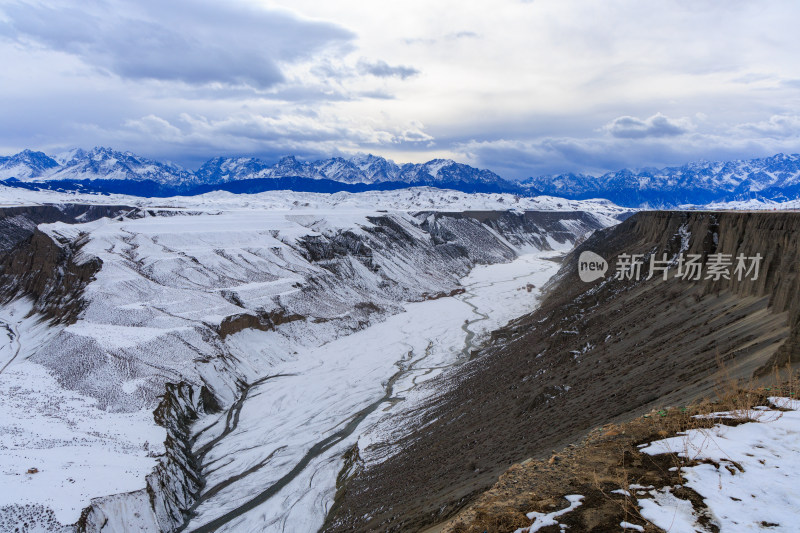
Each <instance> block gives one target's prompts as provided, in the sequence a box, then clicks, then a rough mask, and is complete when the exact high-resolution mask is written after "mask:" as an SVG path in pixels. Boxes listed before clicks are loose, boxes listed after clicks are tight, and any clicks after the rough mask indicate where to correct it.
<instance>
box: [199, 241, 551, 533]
mask: <svg viewBox="0 0 800 533" xmlns="http://www.w3.org/2000/svg"><path fill="white" fill-rule="evenodd" d="M560 253H561V252H553V251H550V252H535V253H528V254H523V255H521V256H520V257H519V258H517V259H516V260H514V261H513V262H511V263H505V264H495V265H488V266H478V267H476V268H474V269H473V270H472V272H471V273H470V274H469V275H468V276H467V277H465V278H464V279H463V280H462V285H463V286H464V289H465V292H464V293H462V294H459V295H457V296H453V297H446V298H440V299H437V300H429V301H425V302H420V303H412V304H407V305H406V306H405V312H403V313H400V314H397V315H394V316H391V317H389V318H388V319H387V320H385V321H384V322H381V323H378V324H375V325H373V326H371V327H368V328H366V329H364V330H362V331H359V332H356V333H353V334H352V335H349V336H345V337H341V338H339V339H336V340H334V341H332V342H329V343H327V344H324V345H322V346H302V345H296V344H294V343H289V342H287V340H286V337H285V336H281V335H277V334H274V333H272V332H260V331H252V330H249V331H244V332H241V333H238V334H236V335H235V336H233V337H232V338H231V339H229V343H230V344H231V345H232V346H233V347H235V351H238V352H241V353H246V352H248V351H252V352H259V353H263V354H269V356H270V359H272V360H279V361H282V362H279V363H276V364H275V366H274V368H273V371H272V372H270V375H268V376H264V377H263V378H262V379H261V380H258V381H257V382H255V383H253V384H251V385H250V386H249V387H248V388H247V390H246V397H245V399H244V401H242V402H239V403H237V404H235V405H234V406H233V407H232V409H231V411H230V412H226V413H222V414H221V415H217V416H218V418H216V419H215V418H210V417H208V418H205V419H203V420H201V421H200V422H198V424H197V431H199V432H201V433H200V436H199V438H198V441H197V443H196V445H195V451H196V453H198V454H199V455H200V456H201V458H202V462H203V465H204V466H203V474H204V476H205V478H206V485H205V489H204V491H203V494H202V495H201V498H200V500H199V502H198V505H197V506H196V508H195V509H194V511H195V517H194V519H193V520H192V521H191V522H190V523H189V525H188V527H187V529H186V530H187V531H211V530H219V531H243V530H248V531H314V530H316V529H318V528H319V527H320V526H321V525H322V523H323V520H324V518H325V515H326V514H327V511H328V509H329V507H330V505H331V504H332V502H333V498H334V494H335V488H336V478H337V475H338V474H339V472H340V471H341V469H342V467H343V465H344V459H343V455H344V453H345V452H346V451H347V450H348V449H351V448H352V447H353V446H354V444H356V443H357V442H358V441H359V438H365V439H367V440H370V441H374V439H375V438H378V437H376V436H375V435H368V436H366V437H365V436H364V435H365V434H366V433H368V431H369V429H370V428H371V427H373V425H374V424H375V422H376V421H377V420H378V419H379V418H380V417H381V416H383V415H384V414H386V412H387V411H389V410H397V409H403V408H407V407H408V406H409V404H412V403H413V395H414V389H415V387H416V386H417V385H419V384H420V383H421V382H423V381H425V380H428V379H431V378H432V377H434V376H436V375H437V374H439V373H441V372H442V371H443V370H444V369H446V368H448V367H450V366H452V365H457V364H459V363H461V362H463V361H464V360H465V359H466V358H467V357H468V356H469V354H470V351H471V349H472V347H473V345H477V344H479V343H480V341H481V340H482V339H483V338H484V337H485V335H486V334H487V333H488V332H489V331H491V330H493V329H495V328H497V327H498V326H500V325H502V324H504V323H506V322H507V321H509V320H511V319H513V318H515V317H517V316H519V315H521V314H524V313H526V312H530V311H531V310H532V309H533V308H534V307H535V306H536V305H537V302H538V299H539V297H540V292H539V290H540V288H541V286H542V285H543V284H544V283H545V282H546V281H547V280H548V279H549V278H550V277H551V276H552V275H553V274H554V273H555V272H556V270H557V269H558V266H559V263H558V262H557V261H554V260H553V258H554V257H556V256H557V255H559V254H560Z"/></svg>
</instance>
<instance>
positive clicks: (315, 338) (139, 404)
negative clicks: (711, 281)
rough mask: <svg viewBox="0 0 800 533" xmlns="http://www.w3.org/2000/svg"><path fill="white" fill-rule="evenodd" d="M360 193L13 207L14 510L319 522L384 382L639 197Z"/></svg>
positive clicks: (411, 368) (6, 477) (393, 401)
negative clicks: (68, 213) (102, 207)
mask: <svg viewBox="0 0 800 533" xmlns="http://www.w3.org/2000/svg"><path fill="white" fill-rule="evenodd" d="M8 192H9V190H6V189H3V190H2V192H0V194H3V195H5V194H6V193H8ZM10 192H11V193H12V194H15V195H20V196H25V197H27V198H21V197H20V196H17V197H11V198H8V197H6V198H4V199H3V200H0V201H2V202H3V203H6V204H7V203H11V202H14V203H17V204H18V205H19V204H23V203H24V204H26V205H27V206H31V204H32V203H33V202H32V199H33V198H36V199H37V201H38V202H41V203H44V202H52V201H55V200H58V199H60V200H61V202H62V203H63V202H64V201H65V200H67V199H70V200H73V199H77V198H81V197H82V196H80V195H69V196H65V195H61V196H60V197H59V196H58V195H56V194H55V193H53V192H32V191H24V190H20V189H11V190H10ZM365 194H368V195H369V196H366V197H363V196H360V195H350V194H339V195H333V196H326V195H314V194H302V193H281V194H274V195H273V194H268V193H262V194H259V195H252V196H234V195H230V194H227V193H214V194H209V195H204V196H201V197H196V198H174V199H170V200H169V202H167V203H162V204H161V205H160V206H159V205H158V203H157V201H156V200H147V201H145V200H143V199H141V198H139V199H137V200H138V201H139V202H140V205H141V207H138V206H136V205H131V207H129V208H126V207H124V203H123V204H119V201H120V200H124V199H125V198H123V197H119V196H117V197H101V198H100V199H102V200H103V201H105V202H106V203H107V204H108V206H109V207H113V206H115V205H116V206H118V207H113V212H114V213H118V214H114V215H110V214H108V215H106V216H102V218H97V216H101V215H102V214H103V213H100V214H98V215H90V214H89V212H88V211H87V213H86V214H80V215H77V219H76V221H73V222H70V221H66V222H65V221H59V222H53V223H47V224H38V228H37V225H36V224H35V223H33V224H32V223H31V221H33V220H35V218H36V217H37V216H44V215H43V214H41V213H44V211H43V210H45V209H47V210H50V211H52V210H53V208H52V207H47V206H44V207H37V206H35V205H34V206H33V207H26V206H20V207H16V208H13V207H12V208H4V209H5V210H6V211H7V214H6V211H2V212H0V215H2V216H4V217H6V218H3V220H2V222H3V224H4V226H3V227H4V228H6V230H5V231H9V229H8V228H11V229H13V228H18V229H19V231H18V233H19V235H20V237H18V239H19V240H18V241H17V243H16V244H15V245H14V246H13V247H12V248H11V251H9V252H8V253H6V259H4V260H3V262H2V264H0V277H2V284H3V291H4V292H3V294H4V295H6V296H7V297H10V298H11V302H10V303H9V304H6V305H5V306H3V308H2V312H1V313H0V327H1V328H2V329H0V331H3V332H6V333H4V335H3V336H2V337H0V341H2V342H0V357H2V359H0V369H2V370H0V373H2V374H1V377H2V389H3V392H4V393H3V394H2V395H0V404H2V406H1V407H0V412H2V413H3V416H2V417H0V440H1V441H2V446H3V448H4V449H3V450H2V453H0V475H2V477H3V479H2V483H1V485H2V486H3V490H1V491H0V520H2V521H3V522H1V523H3V524H9V523H13V524H16V523H19V521H20V520H23V521H27V522H28V523H29V524H35V525H37V526H41V527H43V528H45V529H46V530H59V528H61V526H67V525H68V524H71V523H74V522H75V521H76V520H78V518H79V516H81V512H82V509H83V508H84V507H88V506H91V507H90V510H89V511H88V512H87V513H86V514H85V515H84V517H85V524H86V527H87V528H88V530H95V529H99V528H100V526H101V525H103V524H104V525H105V527H107V528H111V529H113V528H115V527H127V528H130V527H140V528H143V529H146V530H154V529H160V530H165V531H170V530H173V529H175V528H177V527H179V526H181V524H184V523H186V522H188V523H189V529H188V530H196V531H206V530H210V529H220V530H226V528H227V529H228V530H231V531H234V530H237V529H236V528H237V527H239V528H240V529H239V530H242V529H241V528H246V529H247V530H253V529H258V530H275V531H279V530H283V528H284V527H285V526H286V524H290V525H289V526H286V527H289V528H290V529H291V528H292V527H295V526H297V527H299V528H301V529H303V530H305V529H306V527H307V526H308V528H309V529H308V530H312V529H316V528H318V527H319V525H320V524H321V521H322V519H323V518H324V515H325V509H327V508H328V507H329V506H330V504H331V501H332V499H333V496H334V494H335V490H336V478H337V475H338V473H339V471H340V470H341V469H342V468H343V467H344V466H345V459H344V454H345V452H346V450H347V449H349V448H351V447H352V446H354V445H355V443H356V442H357V440H358V438H359V435H361V434H362V433H363V432H364V431H365V430H366V428H368V427H369V426H370V424H371V423H373V421H374V419H375V417H377V416H379V415H380V414H382V413H384V412H385V410H386V409H389V408H391V409H402V408H403V403H402V402H400V401H399V397H395V396H394V391H397V393H398V394H400V393H401V392H403V394H405V393H406V392H409V391H411V390H412V389H413V388H414V387H416V386H417V384H419V383H422V382H423V381H425V380H426V379H430V378H431V377H433V376H435V375H436V374H437V373H438V372H439V371H441V369H442V368H445V367H447V366H448V365H453V364H458V363H459V362H460V361H463V360H464V358H466V357H469V354H470V349H471V347H472V345H473V344H472V343H473V342H477V341H478V339H479V338H481V336H482V335H485V333H486V332H487V331H488V330H489V329H493V328H494V327H497V326H498V325H500V324H502V323H503V322H505V321H506V320H509V319H511V318H513V317H514V316H517V315H518V314H520V313H523V312H525V311H526V310H528V309H530V308H531V307H532V306H534V305H535V303H536V299H537V298H538V292H537V291H532V288H537V289H538V287H541V285H542V284H543V283H544V282H545V281H546V280H547V279H548V277H549V276H550V275H551V274H552V273H553V272H555V270H556V269H557V267H558V263H557V262H554V261H550V260H547V258H548V257H551V256H552V255H554V254H559V253H563V252H564V251H566V250H568V249H569V248H571V246H572V245H573V244H574V243H575V242H576V241H577V240H580V239H582V238H584V237H585V236H586V234H588V233H590V232H591V231H593V230H595V229H599V228H603V227H607V226H608V225H611V224H614V223H616V222H617V219H616V218H614V217H615V216H619V215H624V214H625V211H624V210H621V209H620V208H618V207H616V206H613V205H610V204H608V203H605V202H597V203H594V204H592V203H585V204H582V203H580V202H569V203H565V202H562V201H561V200H558V199H549V198H545V199H539V200H535V199H526V202H528V203H526V202H522V201H521V200H520V203H519V205H520V206H521V207H523V208H524V207H528V206H533V205H537V202H538V205H539V206H542V207H545V208H547V209H550V211H539V212H533V211H528V212H523V211H522V209H521V208H520V207H517V209H515V210H507V209H504V210H502V211H495V212H493V213H483V214H481V215H480V216H479V217H477V218H473V217H472V216H470V215H469V214H463V213H462V211H464V210H466V209H485V208H487V207H489V208H491V207H493V206H497V205H502V206H503V207H507V205H508V202H513V199H514V197H513V196H511V195H485V196H481V197H470V196H467V195H463V194H460V193H455V192H449V191H439V190H436V191H433V190H429V189H418V190H409V191H402V192H401V191H395V192H392V193H365ZM438 195H443V196H441V197H440V196H438ZM84 197H87V198H91V199H93V200H98V197H97V196H94V195H86V196H84ZM446 198H449V202H450V203H449V204H447V203H445V204H444V205H440V206H439V207H440V208H444V207H447V208H451V209H449V210H450V211H453V213H447V212H443V211H434V210H430V209H424V206H425V205H427V204H429V200H433V202H439V201H443V200H444V199H446ZM129 199H132V198H129ZM195 200H196V201H195ZM193 201H195V202H194V203H192V202H193ZM144 204H149V205H144ZM364 204H378V205H384V206H386V208H387V209H386V211H388V212H384V210H382V209H377V208H376V207H375V206H374V205H373V206H371V207H364ZM401 204H403V205H404V206H405V209H398V208H397V207H398V206H400V205H401ZM582 205H583V206H584V207H587V206H593V207H597V208H598V209H600V212H598V213H592V212H589V211H586V210H579V207H580V206H582ZM59 209H63V207H62V208H59ZM48 212H49V211H48ZM108 213H111V211H109V212H108ZM48 216H50V215H48ZM64 220H66V218H65V219H64ZM12 234H13V232H12ZM25 235H28V237H25ZM51 258H58V259H57V260H53V259H51ZM30 264H36V265H39V266H38V267H37V268H35V269H32V268H27V267H25V266H24V265H30ZM478 265H483V266H478ZM471 272H472V273H471ZM470 273H471V274H470ZM67 280H72V281H67ZM66 288H69V289H70V290H69V292H67V293H64V290H65V289H66ZM490 315H491V319H490V318H489V317H490ZM44 317H48V319H47V320H45V319H44ZM404 332H405V333H404ZM411 332H414V335H411ZM412 337H413V338H412ZM437 369H438V370H437ZM56 406H58V408H56ZM378 407H380V410H378ZM153 411H154V416H153V415H152V414H151V413H152V412H153ZM373 413H375V414H374V415H373ZM65 458H69V459H68V460H65ZM312 479H313V480H314V482H313V483H311V480H312ZM259 491H261V492H259ZM116 493H125V494H119V495H117V496H112V494H116Z"/></svg>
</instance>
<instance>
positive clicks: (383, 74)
mask: <svg viewBox="0 0 800 533" xmlns="http://www.w3.org/2000/svg"><path fill="white" fill-rule="evenodd" d="M358 72H359V73H361V74H371V75H373V76H377V77H379V78H400V79H402V80H404V79H406V78H410V77H411V76H416V75H417V74H419V70H417V69H415V68H414V67H407V66H404V65H397V66H392V65H389V64H388V63H387V62H386V61H368V60H366V59H361V60H360V61H359V62H358Z"/></svg>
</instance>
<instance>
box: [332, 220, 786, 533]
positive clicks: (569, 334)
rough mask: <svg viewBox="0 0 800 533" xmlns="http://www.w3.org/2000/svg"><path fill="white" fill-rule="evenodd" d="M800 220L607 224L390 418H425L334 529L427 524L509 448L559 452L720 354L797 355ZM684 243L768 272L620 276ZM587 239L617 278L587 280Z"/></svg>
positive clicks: (361, 480)
mask: <svg viewBox="0 0 800 533" xmlns="http://www.w3.org/2000/svg"><path fill="white" fill-rule="evenodd" d="M799 232H800V215H798V214H795V213H707V212H691V213H681V212H647V213H639V214H637V215H634V216H633V217H631V218H629V219H628V220H626V221H625V222H623V223H622V224H620V225H618V226H616V227H614V228H611V229H609V230H604V231H601V232H598V233H596V234H595V235H594V236H593V237H591V238H590V239H589V240H587V241H586V242H585V243H584V244H583V245H581V247H580V248H579V249H578V250H577V251H576V252H574V253H573V254H571V255H570V257H568V258H567V260H566V262H565V265H564V267H563V268H562V271H561V272H560V273H559V275H558V276H557V279H556V280H555V281H554V282H553V284H552V287H551V290H550V293H549V296H548V297H547V298H546V299H545V301H544V302H543V305H542V306H541V308H540V309H539V310H537V311H536V312H535V313H533V314H531V315H528V316H525V317H522V318H520V319H518V320H517V321H515V322H513V323H511V324H509V325H508V326H507V327H506V328H504V329H502V330H500V331H498V332H496V334H495V336H494V341H493V343H492V344H491V345H490V346H488V347H486V348H485V349H484V350H483V351H482V352H481V353H480V354H479V356H478V357H477V358H476V359H474V360H473V361H472V362H471V363H469V364H467V365H464V366H462V367H461V368H460V369H459V370H458V371H456V372H455V373H451V374H448V375H445V376H442V377H441V378H439V379H436V380H433V381H432V382H431V383H430V384H429V387H430V388H431V390H432V391H434V390H435V391H445V392H444V393H442V394H438V395H436V396H434V397H433V398H434V399H432V400H431V401H430V402H429V403H428V404H427V405H425V406H424V409H422V410H420V411H418V412H416V413H412V415H411V416H412V417H413V419H411V418H410V419H409V420H397V419H388V420H385V421H384V423H385V424H386V426H387V427H393V426H396V425H397V424H399V423H411V424H412V425H413V426H414V427H416V428H418V429H417V430H416V431H414V432H412V433H411V434H409V435H406V436H405V437H402V438H401V439H400V440H399V441H398V442H397V443H396V444H397V446H398V447H400V449H401V450H402V451H400V452H399V453H397V454H396V455H395V456H393V457H391V458H390V459H388V460H386V461H385V462H384V463H382V464H379V465H369V466H368V467H366V468H362V469H360V470H359V469H357V468H356V469H355V471H356V473H355V475H353V476H352V477H350V479H349V480H348V481H347V483H346V484H345V485H344V487H343V489H342V491H341V492H340V496H339V498H338V499H337V502H336V505H335V506H334V508H333V510H332V512H331V513H330V515H329V517H328V521H327V524H326V526H325V528H324V530H325V531H419V530H423V529H425V528H426V527H428V526H430V525H432V524H435V523H437V522H440V521H442V520H443V519H445V518H447V517H448V516H452V515H453V514H454V513H455V512H457V511H458V510H459V509H460V508H462V507H463V506H464V505H465V504H466V503H468V502H469V501H471V500H472V499H474V498H475V496H476V495H477V494H479V493H481V492H482V491H484V490H486V489H487V488H488V487H489V486H490V485H491V484H493V483H494V482H495V481H496V480H497V477H498V476H499V475H500V474H501V473H502V472H504V471H505V470H506V469H507V468H508V467H509V466H510V465H511V464H512V463H515V462H519V461H522V460H525V459H526V458H530V457H533V458H544V457H547V456H549V455H550V454H551V451H552V450H554V449H559V448H561V447H562V446H564V445H566V444H568V443H571V442H576V441H578V440H579V439H581V438H582V437H583V436H585V435H586V434H587V433H588V432H589V430H591V429H592V428H596V427H597V426H600V425H602V424H605V423H608V422H614V421H619V420H624V419H628V418H630V417H632V416H634V415H636V414H640V413H642V412H646V411H647V410H649V409H651V408H652V407H655V406H662V405H669V404H675V405H678V404H685V403H688V402H689V401H691V400H693V399H696V398H698V397H702V396H705V395H709V394H710V393H711V388H712V387H713V384H714V381H715V374H716V373H717V372H718V368H719V363H718V362H719V361H720V360H721V361H724V363H725V365H726V366H727V368H728V371H729V372H730V373H731V376H732V377H743V378H749V377H751V376H753V375H754V374H755V375H762V374H763V373H764V372H769V371H770V370H771V368H772V367H773V365H774V364H776V363H778V364H782V363H784V362H786V361H788V360H791V361H793V362H797V361H800V349H799V348H798V346H800V344H798V342H799V340H800V339H799V337H800V335H798V329H799V328H798V323H799V321H800V320H799V319H800V299H798V298H797V295H798V292H799V291H800V277H799V276H798V265H799V264H800V244H798V243H800V235H798V233H799ZM687 236H688V237H689V238H688V240H687V238H686V237H687ZM686 245H688V248H687V249H685V250H683V251H684V252H685V253H698V254H703V258H704V261H707V260H708V255H709V254H714V253H718V252H719V253H725V254H732V255H733V256H734V257H735V256H736V255H738V254H739V253H740V252H741V253H744V254H745V255H746V256H753V255H755V254H756V253H760V254H761V256H762V257H763V260H762V262H761V265H760V266H761V272H760V274H759V277H758V279H757V280H755V281H752V280H748V279H745V280H742V281H738V280H736V279H735V277H732V279H730V280H725V279H721V280H719V281H713V280H701V281H689V280H684V279H675V278H670V279H669V280H667V281H663V280H661V279H660V277H656V278H654V279H652V280H649V281H645V280H641V281H638V282H635V281H631V280H624V281H623V280H615V279H611V278H612V276H613V274H614V265H615V263H616V259H617V257H618V256H619V255H620V254H622V253H628V254H647V253H651V252H653V251H655V252H656V254H657V257H658V258H660V257H661V254H662V252H666V253H668V254H669V256H670V257H671V256H672V255H674V254H676V253H678V252H679V251H681V250H682V248H686ZM583 250H591V251H594V252H596V253H598V254H599V255H601V256H602V257H604V258H606V259H607V260H608V262H609V265H610V271H609V272H608V273H607V275H606V278H605V281H603V280H598V281H596V282H593V283H584V282H582V281H580V280H579V279H578V276H577V260H578V256H579V253H580V252H581V251H583ZM645 261H647V258H645ZM646 274H647V269H646V268H645V270H644V275H645V276H646ZM704 275H705V269H704Z"/></svg>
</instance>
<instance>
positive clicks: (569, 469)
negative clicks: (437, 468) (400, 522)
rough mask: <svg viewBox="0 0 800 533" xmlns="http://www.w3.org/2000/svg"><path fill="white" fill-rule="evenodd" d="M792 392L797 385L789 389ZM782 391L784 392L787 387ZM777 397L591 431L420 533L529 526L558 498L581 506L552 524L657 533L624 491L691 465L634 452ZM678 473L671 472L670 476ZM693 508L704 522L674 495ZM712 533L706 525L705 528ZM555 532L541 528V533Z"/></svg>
mask: <svg viewBox="0 0 800 533" xmlns="http://www.w3.org/2000/svg"><path fill="white" fill-rule="evenodd" d="M794 389H795V390H796V384H795V386H794ZM786 390H788V387H787V388H786ZM775 394H781V391H780V390H778V391H776V390H775V389H774V388H772V389H771V390H769V391H768V390H765V389H764V388H759V389H755V390H753V389H743V390H736V391H735V393H734V394H729V391H724V392H723V395H722V398H720V399H719V400H718V401H715V402H707V401H704V402H701V403H699V404H697V405H693V406H689V407H681V408H672V409H664V410H659V411H651V412H650V413H649V414H647V415H645V416H643V417H638V418H636V419H634V420H632V421H630V422H626V423H624V424H607V425H605V426H603V427H599V428H595V429H593V430H592V431H591V432H590V433H589V435H588V436H587V437H586V438H585V439H584V440H583V441H582V442H581V443H580V444H577V445H575V444H573V445H569V446H568V447H566V448H564V449H562V450H560V451H559V452H558V453H555V454H553V455H552V456H551V457H550V458H549V459H546V460H529V461H525V462H523V463H522V464H516V465H513V466H512V467H511V468H509V469H508V470H507V471H506V472H505V473H504V474H503V475H502V476H500V479H499V480H498V482H497V483H496V484H495V485H494V486H493V487H492V488H491V489H490V490H488V491H487V492H485V493H484V494H482V495H481V496H480V497H479V498H477V500H476V501H475V502H474V503H473V504H471V505H469V506H468V507H467V508H466V509H464V510H463V511H461V512H460V513H458V515H457V516H455V517H454V518H452V519H450V520H448V521H447V522H446V523H444V524H440V525H438V526H435V527H434V528H431V529H430V530H428V531H426V532H425V533H434V532H435V533H507V532H509V531H513V530H515V529H516V528H522V527H527V526H530V525H531V520H530V519H528V518H527V517H526V513H529V512H531V511H538V512H542V513H548V512H552V511H555V510H559V509H563V508H565V507H567V502H566V500H565V499H564V496H566V495H568V494H580V495H583V496H584V500H583V501H582V502H581V506H580V507H578V508H577V509H575V510H573V511H571V512H569V513H568V514H565V515H563V516H562V517H560V518H559V519H558V520H559V522H560V523H562V524H566V525H568V526H570V528H571V530H572V531H584V532H593V533H601V532H615V533H617V532H619V531H620V526H619V524H620V522H622V521H626V522H629V523H632V524H636V525H640V526H642V527H644V530H645V531H646V532H660V531H662V530H661V529H660V528H658V527H656V526H654V525H653V524H651V523H649V522H648V521H647V520H646V519H644V518H643V517H642V516H641V515H640V514H639V512H638V500H639V499H641V498H647V497H649V496H648V494H647V493H646V491H643V492H637V491H634V490H629V494H627V495H626V494H622V493H619V492H615V491H619V490H628V489H629V487H630V486H631V485H632V484H636V485H640V486H644V487H654V488H656V489H658V488H662V487H666V486H676V485H683V484H684V483H685V480H684V479H683V478H682V476H681V474H680V469H681V468H683V467H685V466H691V465H693V464H695V463H696V462H695V461H691V460H688V459H683V458H680V457H678V456H677V455H675V454H668V455H658V456H651V455H648V454H645V453H641V452H640V451H639V445H641V444H644V443H648V442H652V441H654V440H658V439H663V438H665V437H669V436H673V435H676V434H677V433H678V432H681V431H686V430H689V429H697V428H708V427H711V426H713V425H714V424H719V423H727V424H737V423H740V422H741V421H739V420H722V419H708V418H705V419H698V418H694V415H697V414H706V413H710V412H713V411H729V410H737V409H742V410H744V411H746V410H747V409H749V408H752V407H753V406H756V405H767V404H768V402H767V397H768V396H770V395H775ZM676 467H677V469H676ZM673 494H674V495H675V496H676V497H678V498H681V499H685V500H688V501H690V502H691V504H692V506H693V507H694V508H695V510H696V511H697V512H698V514H699V515H701V516H702V514H703V511H704V510H705V509H706V507H705V503H704V502H703V498H702V497H701V495H699V494H697V493H696V492H694V491H693V490H691V489H690V488H688V487H681V488H679V489H676V490H674V491H673ZM704 525H705V526H706V527H707V528H708V529H709V530H711V531H715V530H716V526H715V525H714V524H712V523H708V522H707V523H706V524H704ZM551 530H552V531H553V532H557V531H559V528H557V527H553V528H549V529H548V528H542V529H541V530H540V531H545V532H547V531H551Z"/></svg>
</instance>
